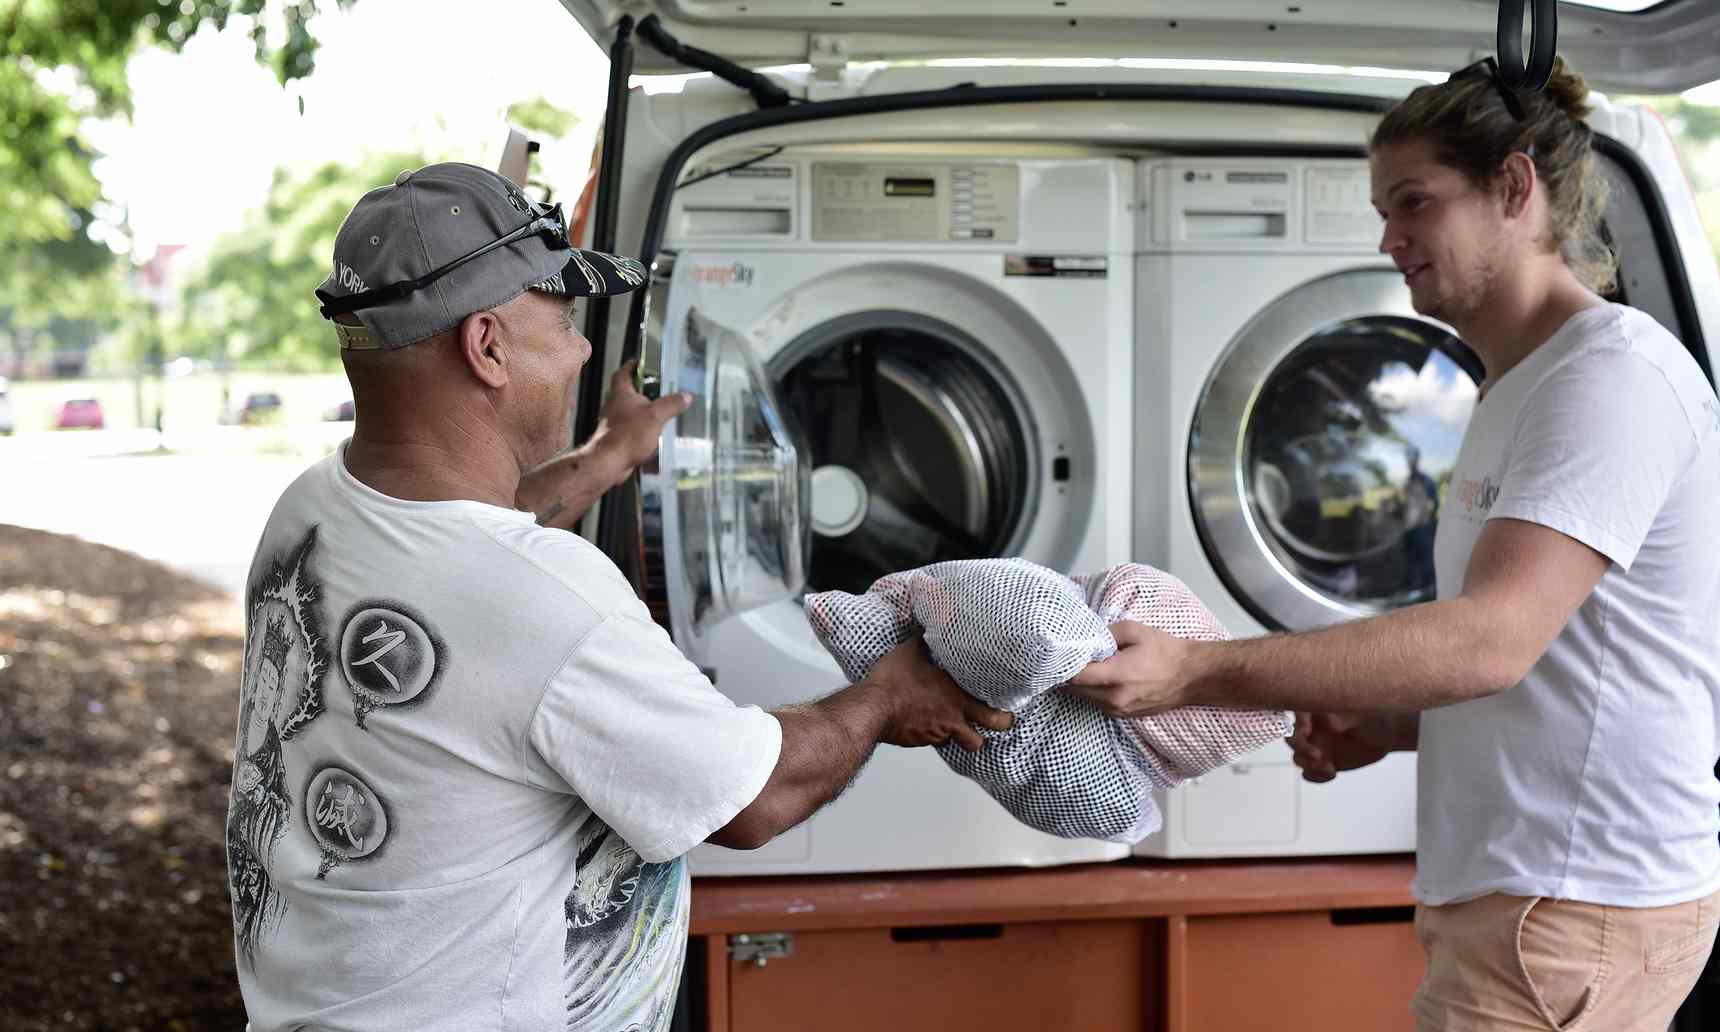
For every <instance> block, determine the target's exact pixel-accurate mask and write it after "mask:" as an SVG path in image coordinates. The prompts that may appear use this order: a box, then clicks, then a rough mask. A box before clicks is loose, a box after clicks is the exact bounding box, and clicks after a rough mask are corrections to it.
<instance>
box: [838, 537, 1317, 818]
mask: <svg viewBox="0 0 1720 1032" xmlns="http://www.w3.org/2000/svg"><path fill="white" fill-rule="evenodd" d="M806 615H807V618H808V619H809V620H810V621H811V622H812V628H813V630H814V631H815V632H816V633H817V635H818V639H819V641H821V642H823V644H824V647H825V648H826V649H828V650H829V651H830V654H831V655H832V656H834V657H836V662H837V664H838V665H840V666H841V667H842V671H843V673H845V674H847V675H848V677H849V679H850V680H854V681H858V680H860V679H862V678H864V677H865V676H866V674H867V672H868V671H870V670H871V669H872V664H874V663H876V662H877V661H878V660H879V659H880V658H882V657H883V656H884V654H885V653H887V652H889V651H890V650H891V649H892V648H895V647H896V646H897V645H899V644H901V643H902V642H903V641H906V640H907V639H908V638H911V637H912V636H913V635H914V634H915V633H916V632H919V633H923V634H924V636H925V641H926V647H927V649H928V651H929V652H930V653H931V656H932V659H933V661H934V662H936V663H937V664H938V666H940V667H942V668H943V669H944V670H945V671H947V672H948V673H949V675H950V676H951V677H952V678H954V679H955V681H956V683H957V684H959V685H961V686H962V688H964V689H965V690H966V691H967V692H968V694H970V695H972V696H973V697H974V698H976V699H979V700H980V701H981V702H984V703H986V704H987V705H989V706H992V707H995V708H997V709H1003V710H1008V711H1010V712H1011V713H1013V714H1015V726H1014V727H1012V728H1011V729H1010V730H1008V731H1002V732H998V731H990V730H987V729H984V728H981V729H979V733H980V735H981V736H982V737H983V738H984V739H985V747H984V748H983V749H981V750H980V751H979V752H977V753H970V752H968V751H967V750H965V749H963V748H961V747H960V746H959V745H956V744H954V743H950V744H947V745H943V746H940V747H938V755H940V756H942V757H943V760H944V762H945V763H947V764H948V765H949V766H950V768H951V769H953V770H954V771H956V772H957V773H958V774H962V775H964V776H966V777H968V778H971V779H973V780H974V781H976V782H978V783H979V785H980V786H981V787H982V788H984V789H985V790H986V791H987V792H988V793H990V794H991V796H992V797H993V798H994V799H996V800H997V801H998V802H999V803H1001V804H1003V806H1004V808H1005V809H1007V810H1008V811H1009V812H1010V813H1012V814H1014V815H1015V816H1016V818H1017V819H1019V820H1021V821H1022V822H1023V823H1025V824H1028V825H1030V826H1031V827H1034V828H1038V829H1039V830H1041V831H1045V832H1050V833H1051V834H1053V835H1061V836H1063V837H1065V838H1097V839H1107V840H1110V841H1114V842H1138V841H1139V840H1140V839H1142V838H1144V837H1145V836H1147V835H1149V834H1151V833H1152V832H1154V831H1156V830H1157V829H1158V827H1159V825H1160V823H1161V818H1160V816H1159V812H1158V807H1157V806H1155V805H1154V803H1153V799H1152V790H1153V789H1154V788H1170V787H1173V786H1175V785H1177V784H1180V783H1181V782H1183V781H1185V780H1187V779H1188V778H1192V777H1196V776H1198V775H1200V774H1204V773H1206V772H1207V771H1209V770H1212V769H1214V768H1216V767H1221V766H1223V765H1224V764H1226V763H1229V762H1230V761H1232V760H1234V759H1236V758H1237V757H1240V756H1242V755H1244V754H1246V753H1249V752H1252V751H1253V750H1255V749H1257V748H1259V747H1260V746H1262V745H1265V744H1266V743H1267V742H1270V741H1272V740H1274V739H1279V738H1283V737H1284V736H1285V735H1287V734H1289V733H1290V715H1289V714H1288V713H1282V712H1262V711H1258V710H1224V709H1214V708H1211V707H1205V706H1189V707H1183V708H1180V709H1174V710H1169V711H1166V712H1164V713H1158V714H1154V715H1152V716H1146V717H1109V716H1106V715H1105V713H1104V712H1103V711H1102V710H1100V709H1099V708H1098V707H1097V706H1094V705H1093V704H1092V703H1090V702H1088V701H1087V700H1085V699H1082V698H1079V697H1078V696H1074V695H1070V694H1069V693H1067V692H1062V691H1057V690H1056V689H1057V688H1058V686H1060V685H1062V684H1064V683H1065V682H1067V681H1068V680H1069V679H1070V678H1071V677H1074V676H1075V674H1076V673H1078V672H1079V671H1080V670H1081V669H1082V668H1083V667H1085V666H1086V665H1087V664H1088V663H1091V662H1094V661H1095V660H1101V659H1106V658H1109V657H1110V656H1112V655H1113V654H1115V653H1116V651H1117V642H1116V640H1115V639H1114V638H1112V636H1111V632H1110V630H1109V629H1108V625H1109V624H1111V623H1114V622H1116V621H1118V620H1123V619H1129V620H1136V621H1139V622H1141V623H1144V624H1147V625H1149V626H1151V627H1156V628H1158V629H1159V630H1162V631H1165V632H1167V633H1170V634H1174V635H1177V636H1178V637H1183V638H1198V639H1203V640H1209V641H1217V640H1223V639H1225V638H1228V637H1229V635H1227V634H1226V633H1225V631H1224V628H1223V627H1222V626H1220V625H1219V623H1218V621H1217V620H1216V619H1214V618H1213V616H1212V614H1211V613H1210V612H1208V611H1207V609H1206V607H1205V606H1203V605H1202V604H1201V603H1200V600H1199V599H1197V598H1195V597H1194V594H1193V593H1192V592H1190V591H1189V590H1188V588H1187V586H1185V585H1184V584H1183V583H1182V581H1180V580H1177V579H1176V578H1175V577H1172V576H1171V575H1170V574H1168V573H1165V572H1163V571H1161V570H1156V569H1154V568H1153V567H1151V566H1143V565H1139V564H1134V563H1129V564H1124V565H1122V566H1117V567H1113V568H1112V569H1109V570H1106V571H1104V572H1102V573H1096V574H1092V575H1089V576H1086V577H1081V578H1078V579H1074V580H1072V579H1070V578H1068V577H1065V576H1063V575H1062V574H1060V573H1057V572H1055V571H1053V570H1048V569H1046V568H1045V567H1043V566H1038V565H1035V564H1033V563H1030V562H1028V561H1026V560H1024V559H972V560H958V561H954V562H945V563H934V564H933V565H931V566H923V567H920V568H919V569H916V570H906V571H903V572H901V573H894V574H891V575H889V576H887V577H882V578H880V579H879V580H878V581H877V582H876V583H874V584H873V585H872V586H871V587H870V588H868V589H867V590H866V592H865V594H861V595H851V594H849V593H847V592H845V591H826V592H822V593H820V594H814V595H808V596H807V598H806Z"/></svg>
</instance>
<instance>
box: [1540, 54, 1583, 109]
mask: <svg viewBox="0 0 1720 1032" xmlns="http://www.w3.org/2000/svg"><path fill="white" fill-rule="evenodd" d="M1541 96H1543V97H1545V98H1547V99H1548V100H1550V101H1552V103H1553V106H1554V107H1557V108H1558V109H1559V110H1560V111H1563V112H1564V113H1565V114H1567V115H1570V116H1571V117H1572V118H1574V119H1576V120H1578V121H1582V120H1583V119H1585V118H1587V117H1589V112H1591V111H1593V110H1594V108H1592V107H1590V106H1589V84H1588V83H1586V82H1584V81H1583V77H1582V76H1580V75H1578V74H1577V73H1576V72H1573V71H1572V70H1571V66H1570V65H1568V64H1566V63H1565V58H1564V55H1563V54H1561V55H1559V56H1557V57H1555V58H1553V74H1552V76H1551V77H1549V78H1548V79H1547V86H1546V88H1545V89H1544V90H1542V91H1541Z"/></svg>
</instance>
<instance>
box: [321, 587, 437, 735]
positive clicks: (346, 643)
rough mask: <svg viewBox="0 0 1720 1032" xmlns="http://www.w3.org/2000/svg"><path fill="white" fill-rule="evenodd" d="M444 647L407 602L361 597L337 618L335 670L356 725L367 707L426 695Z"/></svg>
mask: <svg viewBox="0 0 1720 1032" xmlns="http://www.w3.org/2000/svg"><path fill="white" fill-rule="evenodd" d="M446 655H447V648H446V646H444V645H443V643H442V639H441V638H439V637H438V636H437V635H436V634H435V633H434V632H433V631H431V630H430V629H429V627H428V625H427V624H426V622H425V620H424V619H423V618H422V617H421V616H419V615H418V614H417V613H416V612H415V611H414V610H413V609H412V608H411V607H410V606H407V605H406V604H404V603H402V602H394V601H375V600H372V601H367V602H360V603H359V604H358V605H356V606H354V607H353V608H352V610H351V611H349V612H348V613H347V616H346V619H345V620H344V621H342V623H341V632H340V670H341V675H342V677H343V678H344V679H345V681H346V686H347V688H348V689H349V690H350V691H351V692H352V710H353V715H354V717H355V718H356V719H357V721H358V726H359V727H361V728H362V727H364V718H365V717H366V716H368V715H369V714H370V713H371V712H372V711H374V710H376V709H379V708H383V707H389V708H392V707H395V706H407V705H418V704H421V703H423V702H424V701H425V700H426V699H428V698H429V697H430V695H431V694H432V691H433V689H434V687H435V684H436V680H437V677H438V675H440V673H441V672H442V668H443V667H444V666H445V665H446V663H445V657H446Z"/></svg>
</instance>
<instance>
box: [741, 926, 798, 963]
mask: <svg viewBox="0 0 1720 1032" xmlns="http://www.w3.org/2000/svg"><path fill="white" fill-rule="evenodd" d="M793 955H794V936H792V935H790V934H788V933H787V932H751V933H748V934H744V935H731V936H729V959H730V960H731V961H733V962H734V963H736V964H752V965H755V966H757V967H764V966H765V965H766V964H767V963H769V962H770V961H773V960H781V959H782V958H784V957H791V956H793Z"/></svg>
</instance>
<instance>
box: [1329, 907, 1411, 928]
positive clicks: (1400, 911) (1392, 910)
mask: <svg viewBox="0 0 1720 1032" xmlns="http://www.w3.org/2000/svg"><path fill="white" fill-rule="evenodd" d="M1414 920H1415V908H1414V907H1346V908H1345V909H1343V910H1334V911H1332V923H1333V924H1335V925H1337V926H1338V927H1340V928H1344V927H1347V926H1349V925H1377V924H1408V923H1409V922H1411V921H1414Z"/></svg>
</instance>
